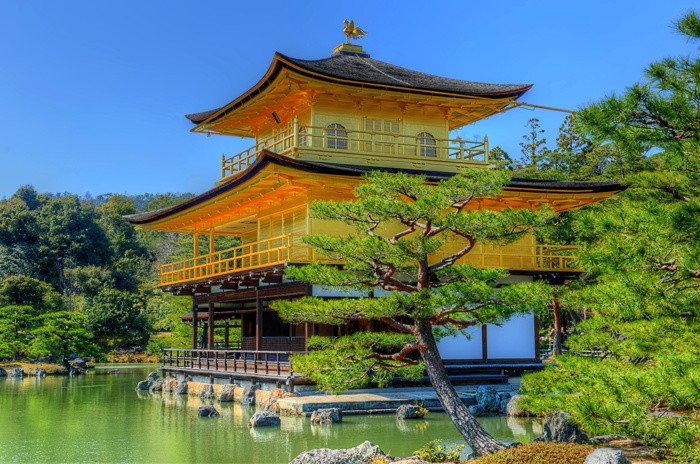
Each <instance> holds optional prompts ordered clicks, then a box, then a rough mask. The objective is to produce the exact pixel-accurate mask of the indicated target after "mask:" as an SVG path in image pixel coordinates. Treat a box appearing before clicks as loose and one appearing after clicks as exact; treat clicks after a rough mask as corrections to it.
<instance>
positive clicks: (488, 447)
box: [416, 322, 505, 455]
mask: <svg viewBox="0 0 700 464" xmlns="http://www.w3.org/2000/svg"><path fill="white" fill-rule="evenodd" d="M416 326H417V329H418V333H417V334H416V337H417V340H418V343H419V345H420V352H421V356H422V357H423V362H424V363H425V370H426V371H427V373H428V377H429V378H430V383H431V384H432V385H433V388H434V389H435V392H436V393H437V396H438V398H439V399H440V403H442V407H443V408H444V409H445V412H446V413H447V414H448V415H449V416H450V418H451V419H452V422H453V423H454V424H455V427H457V430H459V433H461V434H462V436H463V437H464V440H465V441H466V442H467V444H468V445H469V446H470V447H471V448H472V449H473V450H474V452H475V453H476V454H479V455H486V454H492V453H495V452H497V451H501V450H502V449H505V445H503V444H502V443H501V442H499V441H498V440H496V439H495V438H493V437H492V436H491V435H489V433H488V432H487V431H486V430H484V428H483V427H482V426H481V425H480V424H479V423H478V422H477V421H476V418H474V416H472V414H471V413H470V412H469V409H468V408H467V406H465V405H464V403H463V402H462V399H461V398H460V397H459V396H458V395H457V392H456V391H455V389H454V387H453V386H452V384H451V383H450V380H449V379H448V378H447V371H445V367H444V366H443V364H442V359H440V353H439V352H438V347H437V343H436V342H435V337H433V327H432V325H431V324H430V323H428V322H418V323H417V324H416Z"/></svg>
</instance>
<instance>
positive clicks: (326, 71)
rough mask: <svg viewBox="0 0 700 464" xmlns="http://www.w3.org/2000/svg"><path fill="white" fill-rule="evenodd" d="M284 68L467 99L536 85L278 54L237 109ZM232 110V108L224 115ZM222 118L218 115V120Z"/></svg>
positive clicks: (347, 58) (357, 58) (513, 94)
mask: <svg viewBox="0 0 700 464" xmlns="http://www.w3.org/2000/svg"><path fill="white" fill-rule="evenodd" d="M284 68H288V69H289V68H291V69H294V70H295V71H297V72H300V73H302V74H307V75H310V76H311V77H313V78H316V79H321V80H326V81H330V82H342V83H345V84H349V85H353V84H355V85H361V86H367V85H370V86H374V87H386V86H389V87H392V88H395V87H400V88H405V89H410V90H411V92H414V93H415V92H422V93H428V94H431V93H448V94H452V95H463V96H465V97H480V98H518V97H520V96H521V95H522V94H524V93H525V92H527V91H528V90H529V89H530V88H531V87H532V84H487V83H483V82H471V81H463V80H459V79H450V78H447V77H440V76H434V75H432V74H426V73H422V72H418V71H412V70H410V69H406V68H402V67H400V66H395V65H393V64H389V63H385V62H383V61H379V60H375V59H373V58H370V57H369V55H360V54H353V53H346V52H344V53H338V54H335V55H333V56H331V57H330V58H324V59H321V60H300V59H298V58H291V57H288V56H285V55H283V54H281V53H275V58H274V59H273V61H272V64H271V66H270V69H269V70H268V71H267V73H266V75H265V77H264V78H263V80H261V81H260V82H258V84H256V85H255V86H254V87H252V88H251V89H250V90H248V91H247V92H246V93H244V94H243V95H241V96H240V97H238V98H237V99H236V100H234V102H235V101H238V103H237V104H236V105H235V106H238V105H240V104H242V103H243V102H245V101H248V100H249V99H250V98H252V97H253V95H254V91H255V90H256V89H257V90H258V91H260V90H261V89H262V88H264V87H266V86H268V85H269V84H270V82H271V81H272V80H274V79H275V77H277V75H278V74H279V72H280V71H281V70H282V69H284ZM231 103H233V102H231ZM231 103H229V104H228V105H231ZM228 105H225V106H222V107H220V108H217V109H214V110H210V111H203V112H200V113H193V114H186V115H185V117H186V118H187V119H189V120H190V121H192V122H193V123H195V124H199V123H201V122H203V121H205V120H207V119H208V118H209V117H210V116H212V115H214V114H216V113H218V112H219V111H220V110H222V109H224V108H225V107H226V106H228ZM229 111H231V108H229V109H227V110H226V111H225V112H224V113H223V114H226V113H228V112H229ZM220 116H222V115H220ZM220 116H217V119H218V117H220Z"/></svg>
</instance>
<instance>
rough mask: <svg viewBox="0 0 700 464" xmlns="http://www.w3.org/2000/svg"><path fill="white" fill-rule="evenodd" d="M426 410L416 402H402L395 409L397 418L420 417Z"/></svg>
mask: <svg viewBox="0 0 700 464" xmlns="http://www.w3.org/2000/svg"><path fill="white" fill-rule="evenodd" d="M425 412H426V410H425V409H423V408H421V407H420V406H418V405H416V404H402V405H401V406H399V407H398V409H397V410H396V418H397V419H420V418H422V417H423V416H425Z"/></svg>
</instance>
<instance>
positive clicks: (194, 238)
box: [192, 232, 199, 258]
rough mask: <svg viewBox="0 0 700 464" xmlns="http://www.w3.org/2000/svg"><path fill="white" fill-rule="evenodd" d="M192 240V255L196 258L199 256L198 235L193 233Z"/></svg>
mask: <svg viewBox="0 0 700 464" xmlns="http://www.w3.org/2000/svg"><path fill="white" fill-rule="evenodd" d="M192 239H193V240H194V250H193V253H194V257H195V258H196V257H197V256H199V234H198V233H197V232H195V233H194V235H193V236H192Z"/></svg>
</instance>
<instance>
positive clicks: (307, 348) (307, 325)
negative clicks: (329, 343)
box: [304, 322, 309, 351]
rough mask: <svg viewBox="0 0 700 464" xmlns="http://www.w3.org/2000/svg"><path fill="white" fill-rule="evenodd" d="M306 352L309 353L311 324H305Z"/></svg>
mask: <svg viewBox="0 0 700 464" xmlns="http://www.w3.org/2000/svg"><path fill="white" fill-rule="evenodd" d="M304 351H309V323H308V322H305V323H304Z"/></svg>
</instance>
